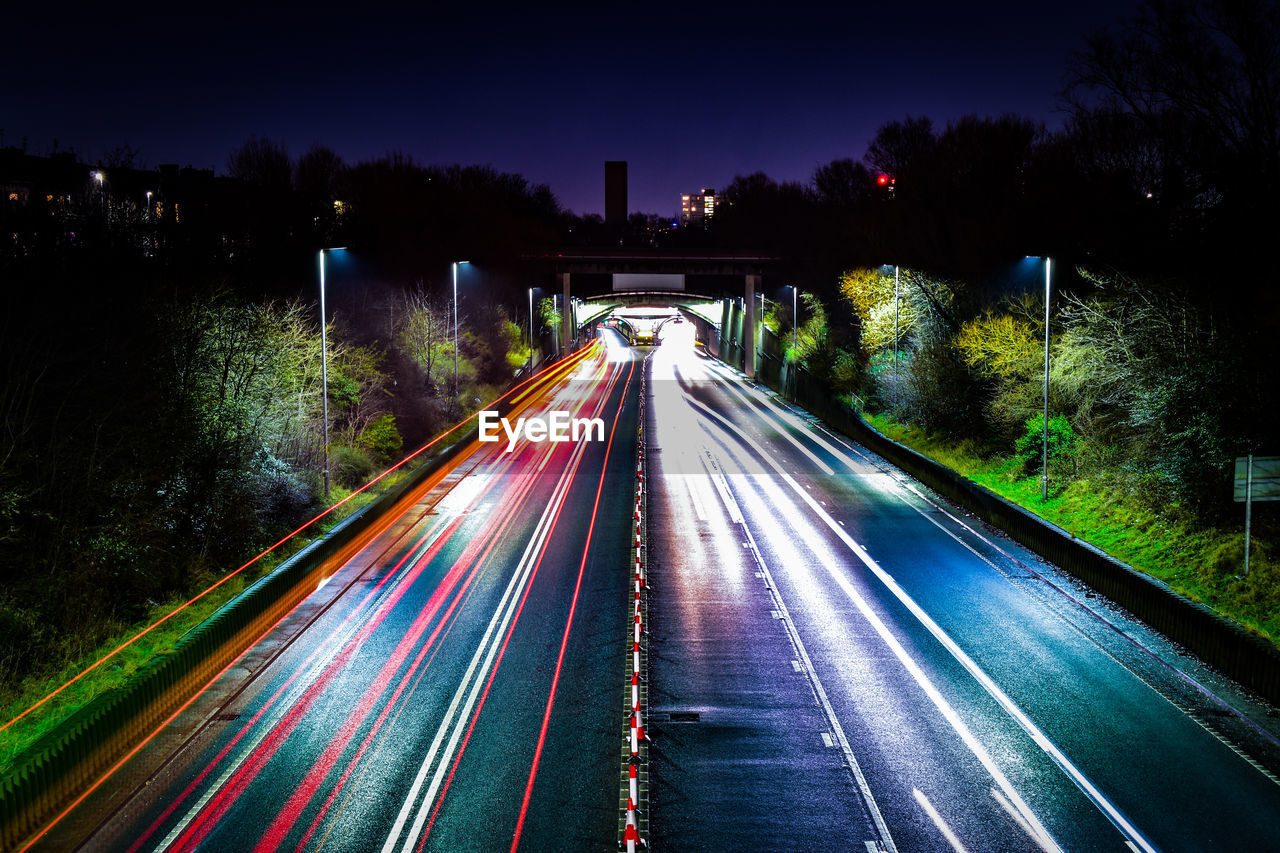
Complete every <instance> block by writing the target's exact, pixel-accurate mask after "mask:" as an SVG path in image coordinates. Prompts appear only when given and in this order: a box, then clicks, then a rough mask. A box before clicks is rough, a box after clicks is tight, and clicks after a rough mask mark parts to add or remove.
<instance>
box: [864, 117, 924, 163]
mask: <svg viewBox="0 0 1280 853" xmlns="http://www.w3.org/2000/svg"><path fill="white" fill-rule="evenodd" d="M936 142H937V139H936V138H935V136H934V133H933V120H932V119H930V118H928V117H926V116H921V117H920V118H912V117H911V116H907V117H906V118H905V119H904V120H902V121H891V122H887V123H885V124H883V125H881V126H880V129H879V130H877V131H876V135H875V138H874V139H872V140H871V144H870V145H868V146H867V153H866V161H867V162H868V163H870V164H871V165H872V166H873V167H874V168H876V169H879V170H880V171H881V172H884V173H886V174H888V175H891V176H893V177H895V178H900V177H901V178H905V177H906V176H907V175H908V174H909V173H910V171H911V166H912V164H914V163H917V162H918V161H920V160H921V159H922V158H923V157H926V156H928V154H929V152H930V151H932V150H933V146H934V144H935V143H936Z"/></svg>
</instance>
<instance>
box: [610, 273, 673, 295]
mask: <svg viewBox="0 0 1280 853" xmlns="http://www.w3.org/2000/svg"><path fill="white" fill-rule="evenodd" d="M613 289H614V290H615V291H619V290H629V291H633V292H634V291H651V290H659V291H663V292H667V291H673V292H678V291H682V290H684V273H678V274H677V273H630V272H625V273H624V272H620V273H614V274H613Z"/></svg>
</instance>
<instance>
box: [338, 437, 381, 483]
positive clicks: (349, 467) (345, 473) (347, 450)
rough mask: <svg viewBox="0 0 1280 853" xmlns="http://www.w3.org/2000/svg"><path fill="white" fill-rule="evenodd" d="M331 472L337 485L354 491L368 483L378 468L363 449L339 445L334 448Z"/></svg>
mask: <svg viewBox="0 0 1280 853" xmlns="http://www.w3.org/2000/svg"><path fill="white" fill-rule="evenodd" d="M329 471H330V474H331V475H332V476H333V481H334V482H335V483H337V484H338V485H341V486H345V487H347V488H348V489H354V488H357V487H359V486H363V485H364V484H365V483H367V482H368V481H369V480H370V479H371V478H372V477H373V475H374V472H376V471H377V466H376V465H375V464H374V461H373V459H371V458H370V457H369V454H368V453H367V452H365V450H364V449H363V448H360V447H343V446H341V445H339V446H337V447H335V448H333V456H332V458H331V459H330V461H329Z"/></svg>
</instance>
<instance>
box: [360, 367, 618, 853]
mask: <svg viewBox="0 0 1280 853" xmlns="http://www.w3.org/2000/svg"><path fill="white" fill-rule="evenodd" d="M610 387H612V383H610ZM607 398H608V392H606V393H605V394H604V395H602V397H601V399H600V402H599V403H598V404H597V407H596V408H597V410H600V409H601V408H602V407H603V405H604V403H605V402H606V400H607ZM586 449H587V444H586V443H585V442H584V443H579V444H577V445H575V446H574V448H573V453H572V455H571V456H570V458H569V461H568V464H567V465H566V466H565V468H564V470H563V471H562V472H561V475H560V479H559V481H558V482H557V483H556V488H555V491H554V492H553V493H552V495H551V499H550V500H549V501H548V502H547V506H546V508H545V509H544V510H543V514H542V516H541V518H539V520H538V524H537V527H536V528H535V530H534V533H533V536H532V537H531V538H530V540H529V543H528V545H527V546H526V547H525V550H524V553H523V554H522V555H521V557H520V561H519V562H518V563H517V565H516V570H515V571H514V572H513V573H512V577H511V580H510V581H509V582H508V584H507V587H506V589H505V590H504V591H503V594H502V598H501V599H500V600H499V602H498V606H497V608H496V609H495V611H494V614H493V617H492V618H491V619H490V620H489V624H488V626H487V627H486V629H485V633H484V635H483V637H481V640H480V643H479V645H478V646H477V647H476V651H475V654H474V655H472V658H471V662H470V665H469V666H468V667H467V671H466V672H465V673H464V674H463V677H462V680H461V681H460V682H459V684H458V689H457V690H456V691H455V692H454V695H453V699H452V701H451V702H450V704H449V707H448V709H447V710H446V711H445V715H444V718H443V719H442V720H441V722H440V726H439V728H438V729H437V730H436V734H435V737H434V738H433V739H432V741H431V746H430V747H429V748H428V751H427V755H426V757H425V758H424V759H423V761H422V764H421V766H420V767H419V769H418V773H417V775H416V776H415V777H414V781H413V784H412V785H411V786H410V788H409V793H408V795H407V796H406V797H405V800H404V804H403V805H402V806H401V808H400V811H399V813H398V814H397V816H396V820H395V823H394V824H393V825H392V828H391V832H390V833H389V834H388V835H387V840H386V842H385V843H384V844H383V847H382V853H391V851H393V850H394V849H395V847H396V846H397V843H398V842H399V839H400V836H401V834H402V833H403V832H404V826H405V823H406V822H407V821H408V819H409V815H410V814H411V813H413V812H414V804H415V802H417V799H418V794H419V793H420V792H421V790H422V786H423V784H424V783H425V782H426V778H427V774H428V773H429V772H430V770H431V767H432V766H433V765H435V767H436V770H435V773H434V774H432V778H431V784H430V785H429V786H428V787H427V791H426V795H425V796H424V798H423V800H422V802H421V804H419V805H418V807H417V810H416V815H415V817H414V820H413V824H412V825H411V827H410V828H409V831H408V834H407V835H406V836H405V839H404V844H403V845H402V846H401V850H402V851H403V853H408V851H411V850H413V848H414V846H415V845H416V844H417V841H418V838H419V836H420V835H421V833H422V829H423V826H424V825H425V823H426V821H427V818H428V816H429V815H430V813H431V810H432V808H431V807H432V804H433V802H434V800H435V797H436V794H437V793H438V792H439V790H440V786H441V784H442V783H443V782H444V776H445V774H446V773H447V772H448V767H449V764H450V761H451V759H452V756H453V754H454V751H455V750H456V749H457V745H458V741H459V739H460V738H461V737H462V732H463V729H464V725H463V723H464V722H465V721H466V719H467V718H468V717H469V715H470V713H471V709H472V708H473V707H474V706H475V703H476V700H477V699H478V697H479V694H480V691H481V690H482V689H483V687H484V683H485V679H486V676H487V675H488V673H489V671H490V669H491V668H492V666H493V662H494V659H495V658H496V657H497V655H498V651H499V647H500V646H501V645H502V637H503V635H504V634H505V633H506V630H507V627H508V626H509V625H510V623H511V620H512V618H513V617H514V614H515V611H516V607H517V605H518V604H519V603H520V600H521V593H522V592H523V590H524V588H525V587H526V585H527V584H528V583H529V582H530V578H531V576H532V574H533V572H534V569H535V568H536V566H537V564H538V563H539V561H540V559H541V554H542V551H543V547H542V546H543V544H544V543H545V542H546V540H547V539H548V538H549V536H550V534H551V531H552V529H553V528H554V527H555V522H556V519H557V518H558V517H559V514H560V510H561V508H562V507H563V504H564V502H565V499H566V498H567V496H568V493H569V489H570V487H571V486H572V483H573V479H574V477H575V476H576V474H577V470H578V467H579V464H580V463H581V461H582V457H583V455H584V454H585V452H586ZM482 658H483V663H481V659H482ZM477 667H479V670H478V671H477ZM473 676H474V680H473ZM468 687H470V690H468V689H467V688H468ZM464 695H465V696H466V698H465V700H464V699H463V697H464ZM451 730H452V733H451V734H450V731H451ZM446 735H449V742H448V744H447V745H445V749H444V752H443V753H442V754H440V761H439V763H438V764H436V756H437V754H438V753H440V748H441V745H442V744H443V743H444V739H445V736H446Z"/></svg>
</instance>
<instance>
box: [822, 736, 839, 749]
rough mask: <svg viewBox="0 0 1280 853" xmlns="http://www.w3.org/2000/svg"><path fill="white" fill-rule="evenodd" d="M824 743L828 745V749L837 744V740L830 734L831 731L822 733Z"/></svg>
mask: <svg viewBox="0 0 1280 853" xmlns="http://www.w3.org/2000/svg"><path fill="white" fill-rule="evenodd" d="M822 745H823V746H825V747H827V748H828V749H830V748H831V747H833V746H835V745H836V742H835V741H833V740H832V739H831V735H830V734H829V733H827V732H823V733H822Z"/></svg>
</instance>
